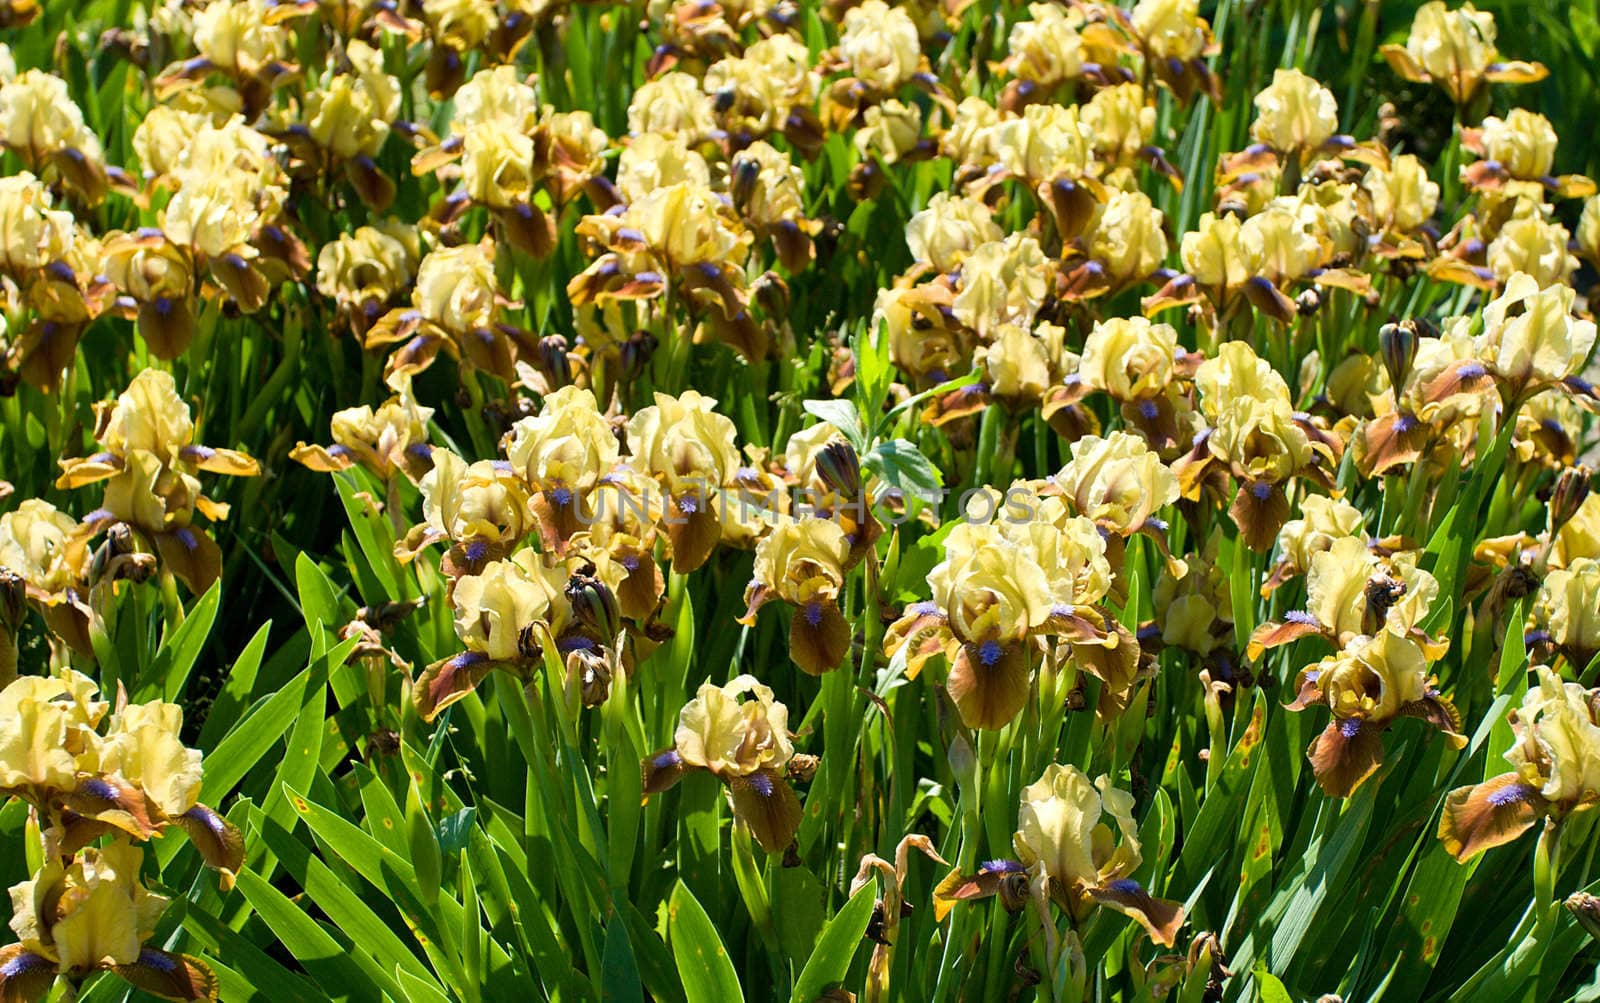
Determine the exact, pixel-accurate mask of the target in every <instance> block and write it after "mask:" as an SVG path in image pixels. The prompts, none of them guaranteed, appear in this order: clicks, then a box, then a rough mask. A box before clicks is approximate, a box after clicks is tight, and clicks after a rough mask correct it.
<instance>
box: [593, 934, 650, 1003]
mask: <svg viewBox="0 0 1600 1003" xmlns="http://www.w3.org/2000/svg"><path fill="white" fill-rule="evenodd" d="M600 999H601V1000H602V1001H604V1003H644V984H643V982H642V981H641V980H640V978H639V965H638V962H636V961H635V960H634V958H633V945H632V944H631V943H630V942H629V941H628V927H627V924H626V923H625V922H624V921H623V919H622V917H621V916H620V915H613V916H612V917H611V922H609V923H607V924H606V950H605V954H604V956H603V960H602V963H601V975H600Z"/></svg>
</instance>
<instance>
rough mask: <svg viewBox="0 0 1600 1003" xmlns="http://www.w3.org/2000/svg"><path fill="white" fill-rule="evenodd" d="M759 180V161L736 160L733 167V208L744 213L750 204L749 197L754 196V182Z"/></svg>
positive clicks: (751, 158) (752, 158) (748, 159)
mask: <svg viewBox="0 0 1600 1003" xmlns="http://www.w3.org/2000/svg"><path fill="white" fill-rule="evenodd" d="M760 179H761V161H759V160H757V159H755V158H754V157H750V158H746V159H741V160H737V161H735V163H734V167H733V185H732V195H733V205H734V208H736V209H738V210H740V211H741V212H742V211H744V208H745V206H747V205H749V204H750V196H752V195H754V194H755V191H756V182H757V181H759V180H760Z"/></svg>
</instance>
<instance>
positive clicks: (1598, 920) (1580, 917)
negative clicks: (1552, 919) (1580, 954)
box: [1566, 892, 1600, 940]
mask: <svg viewBox="0 0 1600 1003" xmlns="http://www.w3.org/2000/svg"><path fill="white" fill-rule="evenodd" d="M1566 906H1567V911H1568V912H1570V913H1572V915H1573V918H1574V919H1576V920H1577V921H1578V925H1579V926H1581V927H1583V929H1584V931H1585V932H1587V933H1588V934H1589V936H1591V937H1593V938H1595V939H1596V940H1600V897H1596V896H1594V895H1590V894H1589V893H1588V892H1573V893H1572V894H1571V895H1569V896H1568V897H1567V901H1566Z"/></svg>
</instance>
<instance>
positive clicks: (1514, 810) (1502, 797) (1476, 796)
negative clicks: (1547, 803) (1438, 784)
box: [1439, 773, 1544, 861]
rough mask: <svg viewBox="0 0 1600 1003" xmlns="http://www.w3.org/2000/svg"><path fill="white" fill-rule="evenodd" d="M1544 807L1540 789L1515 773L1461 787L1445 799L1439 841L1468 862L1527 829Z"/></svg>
mask: <svg viewBox="0 0 1600 1003" xmlns="http://www.w3.org/2000/svg"><path fill="white" fill-rule="evenodd" d="M1543 806H1544V798H1543V797H1542V796H1541V795H1540V794H1539V790H1538V788H1536V787H1534V786H1533V785H1532V784H1530V783H1527V782H1526V781H1524V780H1523V779H1522V777H1521V776H1519V775H1517V774H1515V773H1506V774H1502V775H1501V776H1498V777H1495V778H1493V779H1491V780H1485V781H1484V782H1483V783H1481V784H1474V785H1472V786H1471V787H1457V788H1456V789H1455V790H1453V791H1451V792H1450V794H1449V796H1447V797H1446V798H1445V799H1444V813H1443V814H1441V815H1440V816H1439V840H1440V841H1441V842H1442V843H1444V848H1445V850H1446V851H1447V852H1448V853H1449V854H1450V855H1451V856H1453V857H1455V858H1456V859H1457V860H1460V861H1466V860H1469V859H1470V858H1472V857H1474V856H1477V855H1478V854H1480V853H1482V852H1483V851H1484V850H1488V849H1491V848H1493V847H1496V846H1502V845H1504V844H1506V843H1509V842H1511V841H1512V840H1514V839H1516V838H1517V837H1518V836H1520V835H1522V834H1523V833H1524V832H1527V831H1528V829H1530V828H1531V827H1532V826H1533V823H1534V822H1535V821H1537V820H1538V818H1539V813H1540V811H1541V809H1542V808H1543Z"/></svg>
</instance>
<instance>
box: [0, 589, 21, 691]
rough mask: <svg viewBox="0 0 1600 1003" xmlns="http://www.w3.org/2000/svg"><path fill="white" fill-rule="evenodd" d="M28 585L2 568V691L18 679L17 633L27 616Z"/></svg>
mask: <svg viewBox="0 0 1600 1003" xmlns="http://www.w3.org/2000/svg"><path fill="white" fill-rule="evenodd" d="M27 599H28V583H27V582H25V581H23V580H22V576H21V575H19V574H17V573H15V572H13V571H12V570H11V569H10V568H0V689H3V688H4V687H6V686H9V685H11V683H12V681H13V680H15V679H16V678H17V631H18V630H20V629H21V627H22V618H23V616H24V615H26V614H27V611H28V605H27Z"/></svg>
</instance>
